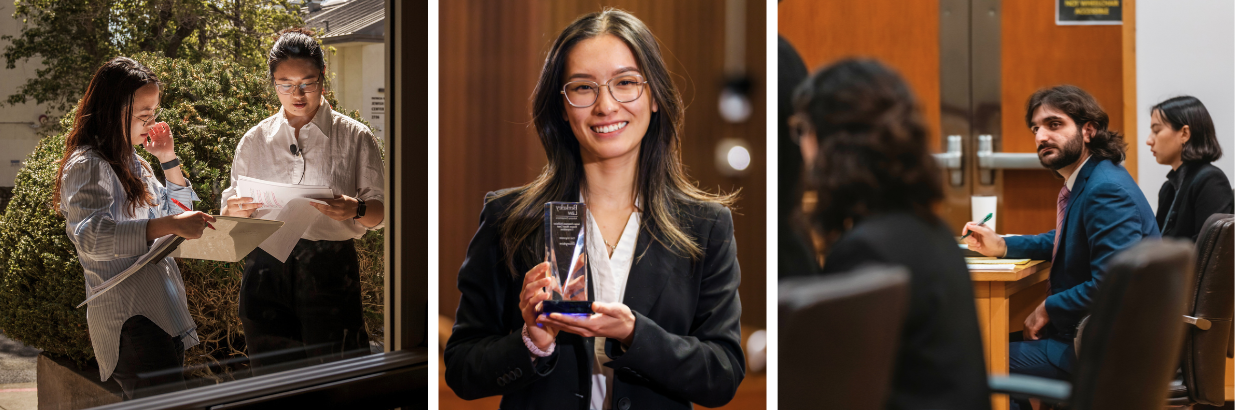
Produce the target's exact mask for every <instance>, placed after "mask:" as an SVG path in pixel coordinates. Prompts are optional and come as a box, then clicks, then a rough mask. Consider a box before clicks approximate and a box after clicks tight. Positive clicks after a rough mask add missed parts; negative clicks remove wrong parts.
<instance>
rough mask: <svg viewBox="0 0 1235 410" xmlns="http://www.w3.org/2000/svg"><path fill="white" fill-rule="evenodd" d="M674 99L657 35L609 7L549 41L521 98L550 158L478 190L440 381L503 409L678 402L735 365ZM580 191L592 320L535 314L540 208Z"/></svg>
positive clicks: (715, 247) (725, 283)
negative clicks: (499, 185) (521, 177)
mask: <svg viewBox="0 0 1235 410" xmlns="http://www.w3.org/2000/svg"><path fill="white" fill-rule="evenodd" d="M683 109H684V107H683V104H682V100H681V96H680V95H679V94H678V90H677V88H676V87H675V86H674V84H673V82H672V80H671V79H670V76H669V70H668V68H667V67H666V66H665V62H664V60H663V58H662V57H661V50H660V45H659V44H657V41H656V38H655V37H654V36H653V35H652V33H651V31H650V30H649V29H648V27H647V26H646V25H644V24H643V22H642V21H640V20H639V19H637V18H635V17H634V16H632V15H630V14H628V13H626V12H623V11H619V10H612V9H608V10H604V11H601V12H598V13H592V14H587V15H584V16H582V17H580V18H579V19H577V20H575V22H574V23H572V24H570V26H568V27H566V29H565V30H563V31H562V33H561V34H560V35H559V36H558V37H557V40H556V41H554V43H553V46H552V48H551V49H550V50H549V53H548V57H547V58H546V59H545V65H544V67H543V69H542V71H541V75H540V80H539V83H538V84H537V85H536V90H535V91H534V93H533V106H532V121H533V123H534V125H535V128H536V131H537V133H538V134H539V136H540V141H541V144H542V145H543V146H544V149H545V155H546V156H547V157H548V165H546V166H545V168H544V170H543V171H542V172H541V174H540V176H539V177H537V178H536V179H535V180H533V181H531V182H530V183H528V184H527V185H524V186H522V187H518V188H512V189H506V190H501V191H497V192H491V193H489V194H488V195H486V198H485V202H486V203H485V207H484V210H483V211H482V213H481V223H480V229H479V230H478V231H477V232H476V234H475V236H474V237H473V238H472V243H471V245H470V246H469V247H468V252H467V259H466V260H465V261H464V263H463V266H462V267H461V268H460V269H459V282H458V286H459V290H460V292H461V294H462V295H461V296H462V297H461V298H460V301H459V307H458V311H457V313H456V322H455V326H454V330H453V332H452V334H451V336H450V339H449V341H448V342H447V343H446V349H445V360H446V383H447V384H448V385H449V386H450V387H451V389H453V390H454V391H455V393H456V394H458V395H459V396H460V397H462V398H464V399H476V398H480V397H485V396H494V395H502V396H503V397H502V404H501V408H545V409H565V408H590V409H609V408H613V409H627V408H648V409H689V408H691V407H692V405H691V403H698V404H700V405H703V406H707V407H716V406H720V405H723V404H725V403H728V402H729V401H730V400H731V399H732V398H733V396H734V394H735V392H736V390H737V387H738V384H740V383H741V381H742V378H743V376H744V374H745V371H746V363H745V361H744V358H743V355H742V350H741V347H740V344H739V339H740V333H741V330H740V327H739V321H738V320H739V317H740V316H741V311H742V308H741V302H740V300H739V299H738V284H739V282H740V279H741V274H740V271H739V268H738V262H737V258H736V248H735V245H734V237H733V219H732V216H731V214H730V211H729V208H728V207H729V206H730V205H731V204H732V203H733V202H734V200H735V196H734V195H733V194H728V195H716V194H711V193H708V192H705V191H702V190H700V189H698V188H697V187H696V185H695V183H694V182H693V181H692V180H691V179H690V178H689V177H688V176H687V175H686V171H685V169H684V167H683V165H682V163H681V159H680V154H681V149H682V142H681V138H682V136H681V128H682V121H683ZM552 201H565V202H583V203H585V204H586V209H587V212H586V218H585V221H586V222H585V225H586V227H585V228H584V229H586V234H585V235H584V237H585V238H586V242H587V243H586V246H585V247H586V251H585V252H586V259H587V260H588V267H589V270H588V272H587V276H586V277H587V281H586V282H587V283H588V284H589V286H588V291H587V292H588V294H589V297H588V300H590V301H593V302H592V303H591V311H592V312H594V313H592V314H590V315H582V316H563V315H562V314H560V313H553V314H545V313H543V312H544V311H543V310H542V303H541V302H544V301H545V300H548V299H549V297H550V296H549V294H548V293H547V292H546V291H545V290H544V288H545V287H548V286H550V283H551V282H550V281H552V280H553V279H552V278H548V277H546V272H547V270H548V263H541V262H542V261H544V260H546V259H545V249H544V248H545V242H544V241H545V232H544V231H543V229H544V212H545V211H544V209H545V208H544V206H545V203H547V202H552Z"/></svg>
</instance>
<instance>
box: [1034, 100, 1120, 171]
mask: <svg viewBox="0 0 1235 410" xmlns="http://www.w3.org/2000/svg"><path fill="white" fill-rule="evenodd" d="M1043 105H1046V106H1049V107H1053V108H1055V109H1057V110H1060V111H1063V112H1064V113H1065V114H1068V117H1070V118H1072V122H1075V123H1076V127H1077V130H1078V132H1079V130H1080V129H1081V128H1083V127H1084V126H1085V124H1089V123H1093V125H1094V129H1096V130H1097V132H1095V133H1094V135H1093V136H1091V137H1089V143H1087V144H1085V147H1087V148H1089V154H1090V155H1093V156H1094V157H1097V158H1101V159H1109V160H1111V162H1113V163H1116V164H1118V163H1120V162H1123V160H1124V151H1126V150H1127V149H1128V143H1127V142H1124V136H1123V135H1122V134H1120V133H1118V132H1115V131H1112V130H1110V129H1109V128H1107V126H1109V125H1110V122H1111V120H1110V117H1107V115H1106V111H1103V110H1102V107H1101V106H1099V105H1098V100H1096V99H1094V98H1093V96H1092V95H1089V93H1087V92H1085V90H1082V89H1081V88H1080V87H1077V86H1074V85H1067V84H1065V85H1058V86H1055V87H1051V88H1044V89H1041V90H1038V91H1037V92H1035V93H1033V96H1031V97H1029V103H1027V104H1026V105H1025V125H1026V126H1027V127H1030V128H1033V112H1034V111H1037V110H1038V107H1041V106H1043Z"/></svg>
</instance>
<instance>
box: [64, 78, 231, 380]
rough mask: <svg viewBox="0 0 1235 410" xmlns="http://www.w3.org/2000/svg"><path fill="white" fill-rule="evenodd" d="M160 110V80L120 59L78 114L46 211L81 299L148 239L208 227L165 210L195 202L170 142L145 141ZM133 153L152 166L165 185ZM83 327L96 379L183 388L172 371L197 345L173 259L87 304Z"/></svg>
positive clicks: (201, 219) (203, 217)
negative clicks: (73, 259)
mask: <svg viewBox="0 0 1235 410" xmlns="http://www.w3.org/2000/svg"><path fill="white" fill-rule="evenodd" d="M158 106H159V80H158V78H156V77H155V75H154V73H153V72H151V71H150V69H148V68H146V67H145V66H143V65H141V64H139V63H138V62H136V61H133V60H132V59H129V58H126V57H116V58H114V59H112V60H111V61H108V62H107V63H105V64H103V66H102V67H99V69H98V71H97V72H95V74H94V78H92V79H91V80H90V85H89V86H88V87H87V88H86V94H85V96H83V97H82V99H81V102H80V103H79V104H78V106H77V114H76V118H75V119H74V122H73V129H72V131H70V132H69V136H68V138H67V140H66V141H65V153H64V158H63V159H61V161H60V169H59V171H58V174H57V178H56V190H55V191H54V193H53V198H52V201H53V202H52V203H53V207H55V208H56V209H57V210H58V211H59V212H60V213H61V215H63V216H64V217H65V222H66V224H65V225H66V227H65V228H66V230H67V231H68V235H69V240H71V241H72V242H73V245H74V247H76V248H77V257H78V259H79V260H80V261H81V264H82V268H83V270H84V271H85V279H86V296H87V297H88V296H91V295H92V294H93V291H94V289H95V288H97V287H98V286H99V285H101V284H102V283H103V282H104V281H106V280H107V279H110V278H111V277H113V276H115V275H116V274H119V273H120V272H122V271H124V270H125V269H127V268H128V267H129V266H131V265H132V264H133V262H135V261H136V260H137V259H138V258H140V257H141V255H143V254H145V253H146V252H147V251H149V250H150V243H151V241H153V240H154V239H156V238H159V237H162V236H165V235H169V234H172V235H178V236H181V237H185V238H189V239H194V238H198V237H201V235H202V230H203V229H204V228H205V227H206V223H207V222H208V221H214V218H213V217H211V216H210V215H207V214H204V213H202V212H197V211H188V212H181V210H180V208H179V207H178V206H176V205H175V204H174V203H173V202H172V199H176V200H178V201H180V202H181V203H183V204H192V203H193V201H195V200H198V198H197V194H196V193H195V192H193V188H192V187H190V185H189V182H188V181H187V180H185V178H184V174H183V173H182V172H181V171H180V161H179V160H178V159H177V158H176V154H175V152H174V151H173V149H172V148H173V142H172V137H171V133H170V132H168V133H163V134H162V135H159V134H156V133H152V132H151V129H152V126H153V125H154V124H155V120H156V119H157V118H158V116H159V108H158ZM134 145H141V146H142V148H143V149H145V150H146V151H147V152H149V153H151V154H153V155H154V156H155V157H156V158H158V159H159V162H160V163H162V168H163V176H164V177H165V179H166V180H167V183H166V185H164V184H162V183H160V182H159V181H158V180H157V179H155V177H154V171H153V170H152V169H151V167H150V164H149V163H147V162H146V161H145V160H144V159H142V157H140V156H138V155H137V150H136V149H135V148H134V147H133V146H134ZM86 321H87V323H88V324H89V327H90V341H91V343H92V344H93V346H94V353H95V356H96V357H97V359H98V363H99V376H100V379H101V380H104V381H105V380H107V379H108V377H109V376H110V377H111V378H112V379H115V380H116V382H117V383H119V384H120V386H121V388H122V389H123V390H124V394H125V397H126V398H129V399H132V398H137V397H143V396H149V395H154V394H158V393H161V392H164V391H173V390H182V389H184V388H185V383H184V377H183V375H182V374H181V373H180V371H179V368H180V367H181V366H183V364H184V350H185V349H187V348H189V347H192V346H194V345H196V344H197V343H198V339H197V333H196V331H195V329H196V328H197V326H196V325H195V324H194V323H193V319H192V318H191V317H190V316H189V311H188V303H187V302H186V299H185V292H184V282H183V280H182V279H181V277H180V271H179V270H178V269H177V268H176V263H175V262H174V261H173V260H172V258H171V257H167V258H163V260H160V261H158V262H157V263H151V264H148V265H146V266H145V267H143V268H142V270H141V271H139V272H137V273H136V274H134V275H133V276H131V277H129V278H128V279H126V280H125V281H123V282H121V283H120V284H119V285H117V286H116V287H115V288H113V289H111V290H109V291H108V292H107V293H105V294H103V295H100V296H99V297H98V298H96V299H94V300H93V301H91V302H90V304H89V305H88V307H87V311H86ZM169 369H174V370H173V371H163V372H158V371H161V370H169Z"/></svg>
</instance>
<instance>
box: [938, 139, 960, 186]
mask: <svg viewBox="0 0 1235 410" xmlns="http://www.w3.org/2000/svg"><path fill="white" fill-rule="evenodd" d="M931 155H932V156H934V157H935V161H936V162H938V163H939V167H940V168H944V169H947V170H948V171H949V174H951V176H952V178H951V181H952V186H961V185H964V184H965V173H964V169H963V168H961V165H962V164H963V162H962V158H963V154H962V153H961V136H960V135H949V136H948V150H947V152H943V153H939V154H931Z"/></svg>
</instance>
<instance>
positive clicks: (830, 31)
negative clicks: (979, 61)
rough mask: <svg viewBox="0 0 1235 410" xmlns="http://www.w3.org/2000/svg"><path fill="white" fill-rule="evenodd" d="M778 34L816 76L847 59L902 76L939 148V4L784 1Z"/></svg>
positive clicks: (779, 9)
mask: <svg viewBox="0 0 1235 410" xmlns="http://www.w3.org/2000/svg"><path fill="white" fill-rule="evenodd" d="M777 14H778V19H779V21H777V28H776V30H777V31H778V32H779V33H780V34H781V36H784V37H785V39H786V40H788V41H789V42H790V43H791V44H793V47H794V48H796V49H797V50H798V53H799V54H800V55H801V56H802V61H803V62H805V63H806V67H807V68H808V69H809V70H810V71H811V72H814V71H815V70H817V69H819V68H822V67H823V66H825V65H827V64H829V63H831V62H834V61H836V60H840V59H843V58H847V57H865V58H875V59H878V60H879V61H880V62H882V63H884V64H887V65H888V66H890V67H892V68H894V69H896V70H897V71H898V72H900V74H901V76H903V77H904V78H905V81H908V82H909V85H910V87H912V88H913V92H914V93H915V94H916V96H917V98H918V102H919V103H920V104H922V112H923V114H924V115H925V116H926V121H927V123H928V124H929V125H930V130H931V137H930V138H931V143H930V144H929V146H930V147H932V148H933V149H937V148H938V147H940V143H939V135H938V134H939V17H938V16H939V2H938V1H937V0H922V1H848V0H847V1H818V0H784V1H782V2H781V3H780V4H779V5H778V6H777Z"/></svg>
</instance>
